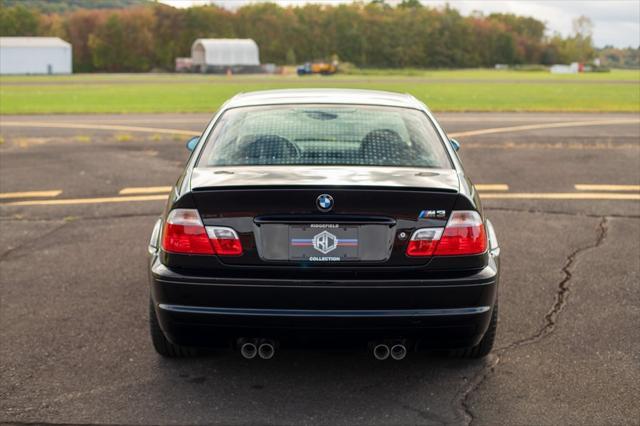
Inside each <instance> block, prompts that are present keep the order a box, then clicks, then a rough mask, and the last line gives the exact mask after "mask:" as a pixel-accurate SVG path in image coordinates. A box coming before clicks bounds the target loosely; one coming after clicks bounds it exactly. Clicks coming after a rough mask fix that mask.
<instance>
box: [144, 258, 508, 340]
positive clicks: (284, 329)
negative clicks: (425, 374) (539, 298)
mask: <svg viewBox="0 0 640 426" xmlns="http://www.w3.org/2000/svg"><path fill="white" fill-rule="evenodd" d="M498 276H499V274H498V268H497V265H496V263H495V262H494V260H493V259H492V260H491V261H490V264H489V266H487V267H486V268H485V269H483V270H482V271H479V272H477V273H474V274H473V275H470V276H465V277H464V278H453V279H438V280H430V279H424V280H422V279H420V280H397V281H389V280H353V281H352V280H350V281H346V282H344V281H342V282H341V281H322V282H317V281H312V280H277V281H275V280H267V279H244V278H211V277H196V276H186V275H181V274H179V273H177V272H175V271H173V270H171V269H168V268H167V267H165V266H164V265H162V264H161V263H160V262H159V261H157V260H153V261H152V264H151V274H150V279H151V290H152V292H151V294H152V299H153V303H154V307H155V310H156V314H157V316H158V320H159V323H160V326H161V328H162V330H163V331H164V333H165V335H166V336H167V338H168V339H169V340H170V341H172V342H173V343H176V344H182V345H197V346H220V345H226V344H228V343H230V342H232V341H233V340H235V338H237V337H271V338H279V339H283V340H285V339H289V338H291V339H293V338H295V339H305V338H309V339H310V338H326V339H329V340H342V339H343V338H345V339H348V340H350V341H356V340H363V341H366V340H373V339H383V338H406V339H412V340H414V341H415V342H417V343H418V344H419V345H420V346H422V347H430V348H454V347H467V346H472V345H475V344H476V343H477V342H478V341H479V340H480V339H481V338H482V336H483V335H484V333H485V331H486V329H487V327H488V324H489V320H490V317H491V310H492V309H493V305H494V301H495V297H496V292H497V285H498Z"/></svg>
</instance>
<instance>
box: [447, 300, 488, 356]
mask: <svg viewBox="0 0 640 426" xmlns="http://www.w3.org/2000/svg"><path fill="white" fill-rule="evenodd" d="M497 328H498V301H497V300H496V302H495V304H494V305H493V311H492V312H491V322H489V328H487V331H486V333H484V336H482V340H480V342H478V344H477V345H475V346H472V347H470V348H464V349H456V350H453V351H451V356H453V357H456V358H476V359H477V358H482V357H485V356H487V355H489V353H490V352H491V349H493V342H494V340H495V338H496V330H497Z"/></svg>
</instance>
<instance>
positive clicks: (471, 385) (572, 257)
mask: <svg viewBox="0 0 640 426" xmlns="http://www.w3.org/2000/svg"><path fill="white" fill-rule="evenodd" d="M598 217H600V218H601V219H600V222H599V223H598V229H597V236H596V240H595V242H594V243H592V244H589V245H588V246H584V247H580V248H578V249H576V250H574V251H573V252H571V253H570V254H569V255H568V256H567V260H566V262H565V264H564V266H563V267H562V268H561V271H562V273H563V274H564V277H563V278H562V279H561V280H560V282H559V283H558V286H557V290H556V296H555V299H554V302H553V304H552V305H551V308H550V309H549V311H548V312H547V313H546V314H545V316H544V325H543V326H542V327H541V328H540V329H539V330H538V331H537V332H535V333H534V334H532V335H530V336H528V337H525V338H523V339H519V340H516V341H513V342H511V343H509V344H508V345H505V346H502V347H500V348H497V349H495V350H494V352H493V359H490V360H488V362H486V363H485V365H484V366H483V367H482V368H481V369H480V371H478V372H477V373H476V374H475V375H474V376H473V377H472V378H471V379H470V380H469V381H468V383H467V385H466V386H465V387H464V388H463V389H462V391H460V392H459V393H458V398H457V399H458V402H459V406H460V411H461V417H462V418H463V419H464V420H463V423H464V424H466V425H471V424H472V423H473V421H474V416H473V410H472V409H471V406H470V404H469V397H470V396H471V394H472V393H473V392H474V391H475V390H477V389H479V388H480V387H481V386H482V384H483V383H484V382H485V381H486V380H487V378H488V377H489V376H490V375H491V374H493V372H494V371H495V369H496V367H497V366H498V364H499V363H500V359H501V357H502V356H504V355H505V354H506V353H507V352H509V351H511V350H513V349H515V348H519V347H522V346H526V345H529V344H532V343H536V342H538V341H540V340H542V339H544V338H545V337H547V336H549V335H550V334H551V333H553V331H554V330H555V329H556V327H557V325H558V317H559V316H560V314H561V313H562V311H563V310H564V308H565V306H566V305H567V302H568V297H569V292H570V289H571V280H572V278H573V272H572V269H573V266H574V264H575V263H576V260H577V259H578V257H579V256H580V255H581V254H583V253H585V252H586V251H589V250H591V249H595V248H598V247H600V246H601V245H602V243H603V242H604V240H605V238H606V236H607V232H608V217H607V216H598Z"/></svg>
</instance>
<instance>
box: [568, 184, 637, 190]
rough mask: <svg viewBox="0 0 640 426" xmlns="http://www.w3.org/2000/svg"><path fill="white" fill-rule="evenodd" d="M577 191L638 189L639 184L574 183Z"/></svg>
mask: <svg viewBox="0 0 640 426" xmlns="http://www.w3.org/2000/svg"><path fill="white" fill-rule="evenodd" d="M575 188H576V189H577V190H578V191H640V185H592V184H576V185H575Z"/></svg>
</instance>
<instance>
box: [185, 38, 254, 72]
mask: <svg viewBox="0 0 640 426" xmlns="http://www.w3.org/2000/svg"><path fill="white" fill-rule="evenodd" d="M191 59H192V61H193V66H194V67H195V68H196V69H198V70H200V71H203V72H207V71H213V72H216V71H225V70H228V69H231V70H245V71H250V70H255V69H259V68H260V55H259V53H258V45H257V44H256V42H255V41H253V40H251V39H249V38H245V39H233V38H199V39H197V40H196V41H194V42H193V45H192V46H191Z"/></svg>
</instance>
